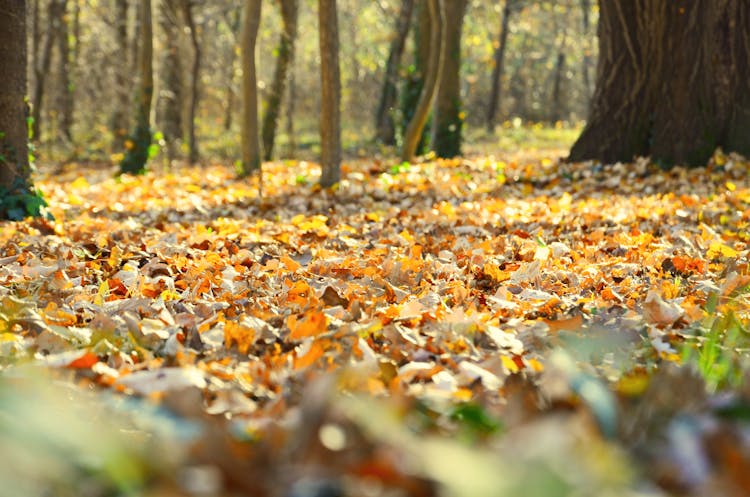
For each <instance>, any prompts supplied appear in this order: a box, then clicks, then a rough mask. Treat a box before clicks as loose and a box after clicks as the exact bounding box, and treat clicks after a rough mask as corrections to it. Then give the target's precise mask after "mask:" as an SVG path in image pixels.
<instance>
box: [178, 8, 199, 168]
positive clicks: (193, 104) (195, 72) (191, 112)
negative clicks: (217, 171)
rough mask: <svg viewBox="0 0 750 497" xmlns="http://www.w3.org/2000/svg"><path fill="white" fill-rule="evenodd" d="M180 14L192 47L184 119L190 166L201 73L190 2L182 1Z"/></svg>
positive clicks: (194, 155) (195, 153) (193, 158)
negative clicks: (187, 97) (188, 96)
mask: <svg viewBox="0 0 750 497" xmlns="http://www.w3.org/2000/svg"><path fill="white" fill-rule="evenodd" d="M182 13H183V15H184V16H185V24H186V25H187V28H188V30H189V31H190V45H191V46H192V47H193V64H192V66H191V68H190V101H189V102H188V112H187V119H186V122H185V124H186V126H187V133H186V135H187V142H188V160H189V161H190V163H191V164H195V163H196V162H198V155H199V154H198V141H197V139H196V137H195V120H196V117H197V113H198V99H199V97H200V95H199V93H198V83H199V82H200V71H201V55H202V54H201V46H200V43H199V42H198V31H197V29H196V26H195V19H194V18H193V4H192V1H191V0H182Z"/></svg>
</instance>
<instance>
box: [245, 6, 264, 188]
mask: <svg viewBox="0 0 750 497" xmlns="http://www.w3.org/2000/svg"><path fill="white" fill-rule="evenodd" d="M260 7H261V0H245V11H244V13H243V19H242V40H241V42H240V45H241V53H242V137H241V142H242V165H241V173H240V175H241V176H248V175H249V174H250V173H252V172H253V171H257V170H260V163H261V160H260V158H261V155H260V137H259V136H258V83H257V76H256V73H255V42H256V39H257V37H258V28H259V27H260V14H261V8H260Z"/></svg>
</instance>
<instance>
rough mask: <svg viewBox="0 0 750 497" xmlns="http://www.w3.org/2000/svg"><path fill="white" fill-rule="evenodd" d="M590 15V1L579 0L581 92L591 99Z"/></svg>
mask: <svg viewBox="0 0 750 497" xmlns="http://www.w3.org/2000/svg"><path fill="white" fill-rule="evenodd" d="M590 13H591V0H581V14H582V16H581V20H582V24H583V38H584V45H583V47H584V49H583V60H582V61H581V73H582V74H583V91H584V93H585V94H586V98H587V99H590V98H591V49H590V47H589V33H590V29H591V27H590V26H591V22H590V21H589V15H590Z"/></svg>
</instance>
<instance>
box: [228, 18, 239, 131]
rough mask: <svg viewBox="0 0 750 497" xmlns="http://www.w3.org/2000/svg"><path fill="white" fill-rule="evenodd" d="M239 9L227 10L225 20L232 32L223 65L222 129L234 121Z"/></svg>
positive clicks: (230, 126)
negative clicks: (223, 106)
mask: <svg viewBox="0 0 750 497" xmlns="http://www.w3.org/2000/svg"><path fill="white" fill-rule="evenodd" d="M240 20H241V10H238V9H236V8H233V9H231V10H229V11H228V12H227V17H226V22H227V25H228V26H229V29H230V30H231V32H232V36H233V41H232V43H230V44H228V45H229V47H228V48H229V49H228V50H226V51H225V54H226V59H225V60H226V62H225V67H226V68H227V69H228V71H227V72H228V77H227V85H226V95H227V97H226V98H227V105H226V107H225V109H224V131H229V130H231V129H232V122H233V121H234V99H235V97H236V95H235V90H234V74H235V71H234V64H235V56H234V54H235V52H236V46H237V44H236V41H237V38H238V32H239V30H240Z"/></svg>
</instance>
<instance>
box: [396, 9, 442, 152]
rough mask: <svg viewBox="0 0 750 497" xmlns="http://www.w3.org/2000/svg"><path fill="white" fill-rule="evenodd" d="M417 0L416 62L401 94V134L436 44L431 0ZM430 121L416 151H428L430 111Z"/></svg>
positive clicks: (410, 70) (409, 119) (424, 129)
mask: <svg viewBox="0 0 750 497" xmlns="http://www.w3.org/2000/svg"><path fill="white" fill-rule="evenodd" d="M416 1H417V14H416V19H415V29H414V37H413V38H414V63H413V64H412V66H411V67H410V68H409V72H408V74H407V77H406V81H405V82H404V85H403V90H402V95H401V119H402V122H401V134H402V135H405V134H406V129H407V127H408V126H409V123H410V122H411V121H412V119H413V117H414V114H415V112H416V109H417V106H418V105H419V97H420V95H421V94H422V89H423V88H424V84H425V78H426V75H427V72H428V66H429V62H430V53H431V48H432V47H433V46H434V45H432V43H431V36H432V26H431V16H430V7H429V2H430V0H416ZM427 119H428V121H427V122H426V123H425V126H424V128H423V132H422V135H420V137H419V142H418V143H417V150H416V152H415V153H417V154H421V153H424V152H426V151H427V150H426V148H427V142H428V136H427V133H426V132H425V131H426V128H427V124H428V123H429V111H428V118H427ZM402 141H403V136H402ZM402 147H403V144H402Z"/></svg>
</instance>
